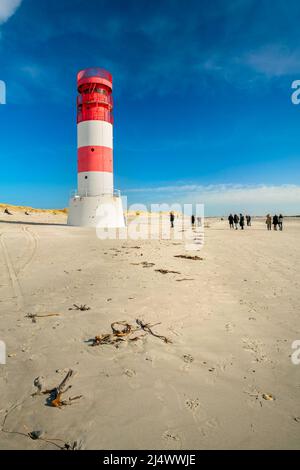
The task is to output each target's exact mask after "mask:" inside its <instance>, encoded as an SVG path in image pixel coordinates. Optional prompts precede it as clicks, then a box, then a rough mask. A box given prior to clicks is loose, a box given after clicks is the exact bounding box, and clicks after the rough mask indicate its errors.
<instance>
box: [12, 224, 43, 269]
mask: <svg viewBox="0 0 300 470" xmlns="http://www.w3.org/2000/svg"><path fill="white" fill-rule="evenodd" d="M22 230H23V233H24V234H25V236H26V237H27V239H28V240H29V250H30V254H29V256H28V259H27V260H26V261H25V263H24V264H23V266H21V267H20V268H19V269H18V271H17V274H20V273H21V272H22V271H24V270H25V269H26V268H27V267H28V266H29V265H30V264H31V262H32V260H33V258H34V256H35V254H36V250H37V247H38V236H37V235H36V234H35V233H34V232H32V231H31V230H30V229H29V227H22Z"/></svg>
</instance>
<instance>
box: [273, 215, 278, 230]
mask: <svg viewBox="0 0 300 470" xmlns="http://www.w3.org/2000/svg"><path fill="white" fill-rule="evenodd" d="M273 225H274V230H277V225H278V215H277V214H275V215H274V217H273Z"/></svg>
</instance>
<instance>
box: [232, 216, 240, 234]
mask: <svg viewBox="0 0 300 470" xmlns="http://www.w3.org/2000/svg"><path fill="white" fill-rule="evenodd" d="M239 220H240V219H239V216H238V215H237V214H234V216H233V222H234V225H235V230H237V229H238V223H239Z"/></svg>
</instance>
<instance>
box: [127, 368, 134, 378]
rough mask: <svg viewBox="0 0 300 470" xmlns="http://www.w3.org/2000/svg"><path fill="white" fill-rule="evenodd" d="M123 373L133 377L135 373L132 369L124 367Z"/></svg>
mask: <svg viewBox="0 0 300 470" xmlns="http://www.w3.org/2000/svg"><path fill="white" fill-rule="evenodd" d="M124 374H125V375H127V377H134V376H135V375H136V372H135V370H132V369H125V370H124Z"/></svg>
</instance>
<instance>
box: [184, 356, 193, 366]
mask: <svg viewBox="0 0 300 470" xmlns="http://www.w3.org/2000/svg"><path fill="white" fill-rule="evenodd" d="M183 360H184V362H185V363H186V364H191V363H192V362H193V361H194V358H193V356H191V355H190V354H184V355H183Z"/></svg>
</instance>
